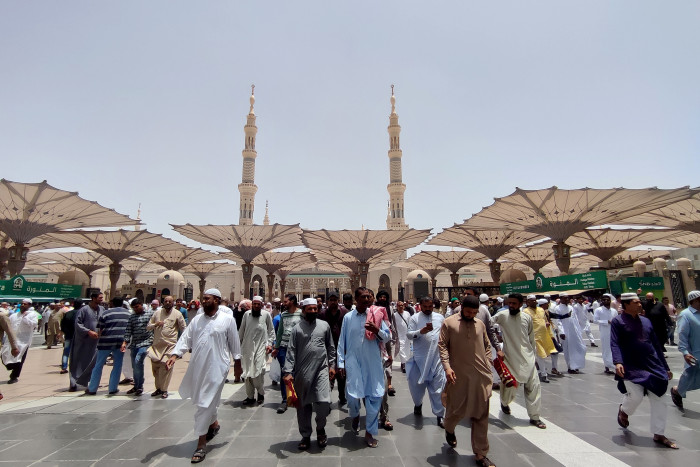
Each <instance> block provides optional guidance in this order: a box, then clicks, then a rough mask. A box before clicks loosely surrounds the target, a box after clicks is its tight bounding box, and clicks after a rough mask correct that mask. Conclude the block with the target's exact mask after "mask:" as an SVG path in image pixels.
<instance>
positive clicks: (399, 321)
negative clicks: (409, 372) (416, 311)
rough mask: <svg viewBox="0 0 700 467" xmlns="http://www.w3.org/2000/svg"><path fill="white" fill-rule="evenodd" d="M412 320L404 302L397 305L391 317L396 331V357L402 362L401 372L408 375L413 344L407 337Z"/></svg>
mask: <svg viewBox="0 0 700 467" xmlns="http://www.w3.org/2000/svg"><path fill="white" fill-rule="evenodd" d="M410 319H411V313H409V312H408V311H406V305H405V304H404V302H402V301H399V302H397V303H396V309H395V310H394V313H393V314H392V315H391V320H392V321H393V324H394V329H395V330H396V348H395V349H394V357H399V361H400V362H401V371H403V372H404V373H406V362H407V361H408V359H409V358H411V343H410V342H409V340H408V337H406V333H407V332H408V321H409V320H410Z"/></svg>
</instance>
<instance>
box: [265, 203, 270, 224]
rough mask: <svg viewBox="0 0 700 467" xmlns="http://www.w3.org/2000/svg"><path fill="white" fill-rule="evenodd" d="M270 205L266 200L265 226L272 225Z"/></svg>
mask: <svg viewBox="0 0 700 467" xmlns="http://www.w3.org/2000/svg"><path fill="white" fill-rule="evenodd" d="M269 208H270V205H269V204H268V202H267V200H265V218H264V219H263V225H270V215H269Z"/></svg>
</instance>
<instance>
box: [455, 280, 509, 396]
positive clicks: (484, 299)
mask: <svg viewBox="0 0 700 467" xmlns="http://www.w3.org/2000/svg"><path fill="white" fill-rule="evenodd" d="M488 302H489V296H488V295H486V294H485V293H482V294H481V295H479V311H478V312H477V314H476V318H477V319H480V320H481V321H482V322H483V323H484V325H485V326H486V335H487V336H488V338H489V342H490V343H491V348H492V349H493V353H494V354H495V352H496V350H498V349H500V348H501V347H500V345H499V343H498V336H497V334H496V329H495V326H494V323H493V322H492V321H491V312H490V311H489V307H488V305H487V303H488ZM460 311H461V309H458V310H457V313H459V312H460ZM491 379H492V380H493V385H492V389H494V390H498V389H500V388H501V378H500V376H498V372H497V371H496V369H495V368H494V367H493V365H491Z"/></svg>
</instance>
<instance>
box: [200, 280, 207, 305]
mask: <svg viewBox="0 0 700 467" xmlns="http://www.w3.org/2000/svg"><path fill="white" fill-rule="evenodd" d="M206 286H207V280H206V279H199V300H200V301H201V300H202V297H204V288H205V287H206Z"/></svg>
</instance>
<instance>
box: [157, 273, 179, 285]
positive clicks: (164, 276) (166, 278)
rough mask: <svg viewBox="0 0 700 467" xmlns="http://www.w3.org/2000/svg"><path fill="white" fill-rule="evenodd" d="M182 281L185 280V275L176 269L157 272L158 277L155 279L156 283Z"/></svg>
mask: <svg viewBox="0 0 700 467" xmlns="http://www.w3.org/2000/svg"><path fill="white" fill-rule="evenodd" d="M181 281H182V282H184V281H185V276H183V275H182V274H180V273H179V272H177V271H173V270H172V269H170V270H168V271H163V272H161V273H160V274H158V279H156V283H159V282H174V283H176V284H177V283H179V282H181Z"/></svg>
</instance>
